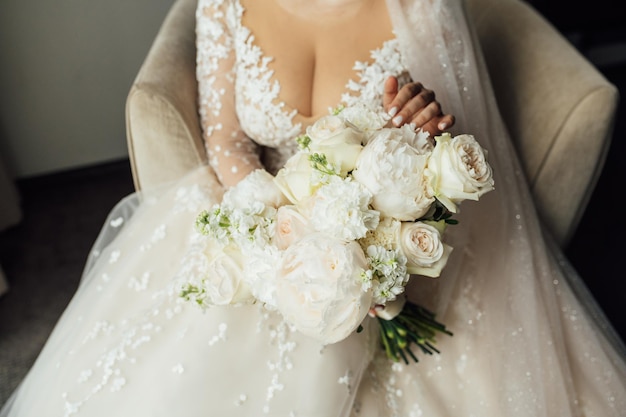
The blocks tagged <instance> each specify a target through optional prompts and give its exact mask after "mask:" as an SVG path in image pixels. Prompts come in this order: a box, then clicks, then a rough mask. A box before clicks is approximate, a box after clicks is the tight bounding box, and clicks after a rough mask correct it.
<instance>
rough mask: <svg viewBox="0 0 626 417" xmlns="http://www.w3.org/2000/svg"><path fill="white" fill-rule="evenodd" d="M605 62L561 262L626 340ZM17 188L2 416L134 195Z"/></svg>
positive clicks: (96, 187)
mask: <svg viewBox="0 0 626 417" xmlns="http://www.w3.org/2000/svg"><path fill="white" fill-rule="evenodd" d="M624 22H626V20H625V21H624ZM564 27H565V28H566V30H567V33H566V34H567V35H568V37H569V38H570V39H572V40H573V41H574V42H576V43H577V46H579V48H580V49H581V51H582V52H583V53H585V54H586V55H589V56H594V57H595V56H596V55H594V54H595V53H596V52H597V51H598V48H601V47H603V46H604V45H606V44H608V43H610V42H612V41H613V40H617V41H621V42H626V36H624V33H623V31H621V32H619V31H618V32H619V33H618V34H617V35H611V34H609V33H608V32H606V31H605V32H602V31H600V30H595V29H594V31H593V32H588V31H587V32H585V31H582V32H581V31H577V30H575V29H572V28H568V27H567V25H565V26H564ZM625 29H626V28H625ZM611 36H613V37H611ZM609 58H611V59H608V60H604V61H602V62H600V61H597V62H598V66H599V69H600V70H601V71H602V72H603V73H604V74H605V76H606V77H607V78H608V79H609V80H610V81H612V82H613V83H614V84H615V85H617V86H618V88H619V89H620V91H621V92H622V93H621V94H622V98H623V101H622V103H621V105H620V108H619V112H618V116H617V120H616V125H615V133H614V139H613V142H612V145H611V149H610V152H609V154H608V157H607V161H606V165H605V169H604V171H603V173H602V175H601V177H600V180H599V182H598V185H597V188H596V190H595V192H594V195H593V197H592V200H591V202H590V204H589V206H588V208H587V211H586V213H585V215H584V217H583V219H582V222H581V224H580V226H579V228H578V231H577V233H576V235H575V236H574V238H573V240H572V242H571V244H570V246H569V248H568V249H567V251H566V255H567V256H568V257H569V259H570V260H571V262H572V264H573V265H574V267H575V268H576V269H577V270H578V271H579V273H580V275H581V276H582V278H583V280H584V281H585V282H586V284H587V286H588V287H589V289H590V290H591V292H592V293H593V294H594V296H595V297H596V299H597V301H598V302H599V304H600V307H601V308H602V309H603V311H604V312H605V314H606V315H607V317H608V318H609V320H610V321H611V322H612V324H613V325H614V327H615V329H616V330H617V331H618V333H619V334H620V335H621V337H622V338H623V339H626V314H625V313H624V306H626V279H625V278H626V272H624V271H625V267H624V265H623V259H624V256H625V254H626V243H625V240H624V239H625V238H624V236H626V216H625V215H623V214H622V213H621V206H620V205H618V203H617V201H618V200H622V199H623V196H621V193H620V192H619V191H621V190H620V188H618V187H619V186H621V185H622V184H621V181H623V180H624V179H626V60H624V59H621V60H619V59H617V60H615V59H612V58H614V57H609ZM18 186H19V190H20V194H21V196H22V209H23V212H24V219H23V221H22V222H21V224H19V225H18V226H16V227H14V228H12V229H9V230H7V231H5V232H2V233H0V265H2V267H3V269H4V271H5V273H6V275H7V276H8V278H9V280H10V283H11V291H10V292H9V293H8V294H6V295H5V296H3V297H1V298H0V406H1V404H2V403H4V401H6V398H7V396H8V394H9V393H10V392H11V391H12V390H13V389H14V387H15V386H16V385H17V383H18V382H19V380H20V379H21V377H22V376H23V373H24V372H25V371H26V370H27V369H28V368H29V367H30V365H31V364H32V362H33V361H34V360H35V357H36V356H37V354H38V352H39V349H41V346H42V345H43V343H44V342H45V340H46V338H47V336H48V334H49V332H50V331H51V329H52V327H53V325H54V323H55V322H56V320H57V319H58V317H59V315H60V314H61V312H62V311H63V309H64V307H65V306H66V304H67V303H68V302H69V300H70V298H71V296H72V294H73V292H74V290H75V288H76V286H77V283H78V279H79V277H80V274H81V272H82V267H83V264H84V262H85V259H86V257H87V254H88V252H89V249H90V246H91V244H92V243H93V241H94V239H95V238H96V236H97V233H98V231H99V229H100V227H101V225H102V222H103V221H104V219H105V217H106V215H107V213H108V212H109V210H110V209H111V208H112V207H113V205H114V204H115V203H116V202H117V201H118V200H119V199H120V198H122V197H123V196H125V195H126V194H128V193H130V192H131V191H132V190H133V186H132V180H131V176H130V169H129V166H128V161H126V160H123V161H118V162H114V163H110V164H105V165H102V166H98V167H92V168H88V169H81V170H75V171H71V172H65V173H60V174H54V175H49V176H43V177H39V178H31V179H25V180H22V181H20V182H19V183H18ZM616 191H617V192H616Z"/></svg>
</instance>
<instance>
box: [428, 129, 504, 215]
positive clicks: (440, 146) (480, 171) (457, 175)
mask: <svg viewBox="0 0 626 417" xmlns="http://www.w3.org/2000/svg"><path fill="white" fill-rule="evenodd" d="M435 140H436V145H435V149H434V150H433V152H432V155H431V157H430V160H429V162H428V169H427V175H428V176H429V177H430V184H431V188H432V190H433V192H434V194H435V196H436V197H437V199H438V200H439V201H441V203H442V204H443V205H445V206H446V208H447V209H448V210H450V211H451V212H453V213H455V212H456V210H457V205H458V204H459V203H460V202H461V201H463V200H478V199H479V197H480V196H482V195H483V194H485V193H487V192H489V191H491V190H493V189H494V180H493V173H492V170H491V166H490V165H489V164H488V163H487V159H486V151H485V150H484V149H483V148H482V147H481V146H480V144H479V143H478V142H477V141H476V139H475V138H474V137H473V136H471V135H459V136H455V137H454V138H452V137H451V136H450V134H449V133H444V134H443V135H441V136H438V137H436V138H435Z"/></svg>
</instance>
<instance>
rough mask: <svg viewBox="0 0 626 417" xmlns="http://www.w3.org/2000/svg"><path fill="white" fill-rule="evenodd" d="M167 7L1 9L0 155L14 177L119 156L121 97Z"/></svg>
mask: <svg viewBox="0 0 626 417" xmlns="http://www.w3.org/2000/svg"><path fill="white" fill-rule="evenodd" d="M172 2H173V0H102V1H95V0H55V1H49V0H30V1H26V2H25V1H20V0H2V1H1V2H0V158H2V159H3V160H4V161H5V163H6V165H7V167H8V168H7V169H8V170H9V172H10V173H11V174H12V175H13V176H14V177H18V178H23V177H30V176H36V175H39V174H45V173H51V172H55V171H61V170H65V169H70V168H76V167H81V166H86V165H91V164H94V163H99V162H106V161H110V160H115V159H120V158H125V157H126V156H127V150H126V134H125V125H124V105H125V100H126V95H127V93H128V90H129V88H130V85H131V84H132V81H133V79H134V77H135V75H136V73H137V71H138V69H139V67H140V65H141V63H142V62H143V59H144V57H145V55H146V54H147V52H148V49H149V48H150V45H151V43H152V40H153V39H154V36H155V35H156V32H157V31H158V28H159V27H160V24H161V22H162V21H163V19H164V17H165V15H166V13H167V10H168V9H169V7H170V6H171V4H172Z"/></svg>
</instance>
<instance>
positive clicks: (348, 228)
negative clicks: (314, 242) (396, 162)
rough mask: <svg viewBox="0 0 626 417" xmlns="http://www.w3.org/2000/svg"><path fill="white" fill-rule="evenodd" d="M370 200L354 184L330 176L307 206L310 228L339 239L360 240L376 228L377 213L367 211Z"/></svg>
mask: <svg viewBox="0 0 626 417" xmlns="http://www.w3.org/2000/svg"><path fill="white" fill-rule="evenodd" d="M371 200H372V195H371V194H370V192H369V191H368V190H367V189H366V188H365V187H363V186H362V185H361V184H359V183H358V182H355V181H351V180H349V179H342V178H340V177H337V176H333V177H330V178H329V182H328V184H326V185H323V186H322V187H320V189H319V190H318V191H317V192H316V193H315V195H314V196H313V197H312V198H311V200H310V201H309V202H308V204H307V205H308V207H309V216H310V223H311V226H312V227H313V228H314V229H315V230H317V231H319V232H323V233H327V234H329V235H332V236H335V237H338V238H340V239H345V240H355V239H360V238H362V237H363V236H365V233H367V231H368V230H373V229H375V228H376V226H378V221H379V213H378V212H377V211H376V210H372V209H370V207H369V204H370V201H371Z"/></svg>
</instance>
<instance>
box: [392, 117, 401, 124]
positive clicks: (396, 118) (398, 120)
mask: <svg viewBox="0 0 626 417" xmlns="http://www.w3.org/2000/svg"><path fill="white" fill-rule="evenodd" d="M391 121H392V122H393V124H394V125H396V126H400V123H402V116H396V117H394V118H393V119H391Z"/></svg>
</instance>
